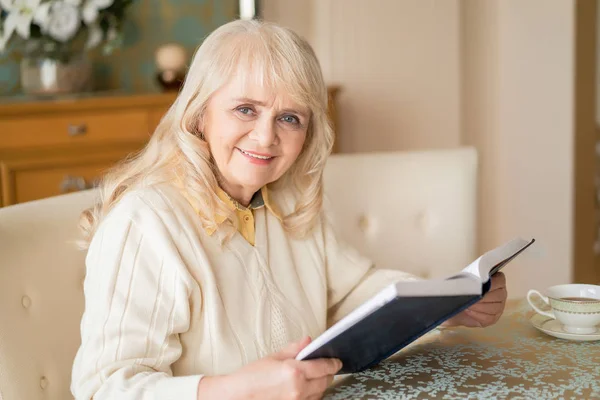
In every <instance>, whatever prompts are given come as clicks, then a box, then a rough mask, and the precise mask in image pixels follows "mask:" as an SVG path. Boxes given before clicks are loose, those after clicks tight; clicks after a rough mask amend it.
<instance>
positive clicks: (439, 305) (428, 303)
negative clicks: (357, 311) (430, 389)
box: [304, 281, 490, 374]
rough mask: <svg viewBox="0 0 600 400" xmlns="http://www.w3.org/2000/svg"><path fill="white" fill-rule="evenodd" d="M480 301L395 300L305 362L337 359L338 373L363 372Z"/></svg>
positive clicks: (456, 298)
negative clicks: (340, 364)
mask: <svg viewBox="0 0 600 400" xmlns="http://www.w3.org/2000/svg"><path fill="white" fill-rule="evenodd" d="M489 285H490V282H489V281H488V282H487V283H485V284H484V287H483V293H484V294H485V293H486V292H487V291H488V290H489ZM481 298H482V296H481V295H467V296H440V297H396V298H395V299H394V300H392V301H391V302H389V303H387V304H386V305H384V306H383V307H381V308H379V309H377V310H376V311H374V312H373V313H371V314H370V315H368V316H367V317H365V319H364V320H362V321H361V322H360V323H359V324H355V325H354V326H352V327H350V328H349V329H347V330H345V331H344V332H342V333H341V334H340V335H338V336H336V337H335V338H333V339H332V340H331V341H330V342H328V343H326V344H324V345H323V346H321V347H319V348H318V349H316V350H315V351H314V352H312V353H310V354H309V355H307V356H306V357H305V358H304V359H305V360H309V359H314V358H322V357H325V358H338V359H340V360H341V361H342V363H343V367H342V369H341V370H340V371H339V372H338V374H348V373H354V372H359V371H363V370H365V369H367V368H369V367H371V366H373V365H375V364H378V363H379V362H381V361H382V360H384V359H386V358H387V357H389V356H391V355H393V354H394V353H396V352H398V351H399V350H401V349H402V348H404V347H406V346H407V345H408V344H410V343H412V342H413V341H415V340H416V339H418V338H419V337H421V336H423V335H424V334H425V333H427V332H429V331H431V330H432V329H434V328H435V327H437V326H438V325H440V324H441V323H443V322H444V321H446V320H447V319H449V318H451V317H452V316H454V315H455V314H458V313H460V312H461V311H463V310H464V309H466V308H468V307H470V306H471V305H472V304H474V303H476V302H477V301H479V300H480V299H481Z"/></svg>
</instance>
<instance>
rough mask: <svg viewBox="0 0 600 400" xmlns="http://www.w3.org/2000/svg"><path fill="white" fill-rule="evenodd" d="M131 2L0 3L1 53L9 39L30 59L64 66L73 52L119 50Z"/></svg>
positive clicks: (37, 0) (36, 0)
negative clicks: (21, 46)
mask: <svg viewBox="0 0 600 400" xmlns="http://www.w3.org/2000/svg"><path fill="white" fill-rule="evenodd" d="M132 2H133V0H0V52H3V51H5V49H6V47H7V45H8V43H9V41H10V40H11V39H13V38H14V39H16V40H20V41H22V43H23V50H24V52H25V53H26V54H27V55H28V56H30V57H32V56H33V57H35V56H39V57H44V58H50V59H54V60H57V61H62V62H67V61H68V57H69V54H71V53H72V52H74V51H81V50H89V49H92V48H95V47H97V46H99V45H101V44H103V50H104V52H105V53H106V54H107V53H110V52H111V51H112V50H114V49H115V48H116V47H118V46H120V44H121V42H122V39H121V36H122V25H123V20H124V18H125V12H126V9H127V8H128V7H129V5H130V4H131V3H132Z"/></svg>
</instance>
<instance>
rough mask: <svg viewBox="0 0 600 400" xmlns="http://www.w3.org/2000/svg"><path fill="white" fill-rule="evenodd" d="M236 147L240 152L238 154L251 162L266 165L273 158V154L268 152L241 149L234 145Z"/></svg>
mask: <svg viewBox="0 0 600 400" xmlns="http://www.w3.org/2000/svg"><path fill="white" fill-rule="evenodd" d="M236 149H237V150H238V151H239V152H240V154H242V155H243V156H244V157H246V158H247V159H248V161H250V162H251V163H253V164H258V165H268V164H270V163H271V161H273V159H274V158H275V156H272V155H270V154H264V153H257V152H254V151H248V150H242V149H240V148H239V147H236Z"/></svg>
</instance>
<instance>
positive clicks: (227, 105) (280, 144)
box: [200, 77, 310, 204]
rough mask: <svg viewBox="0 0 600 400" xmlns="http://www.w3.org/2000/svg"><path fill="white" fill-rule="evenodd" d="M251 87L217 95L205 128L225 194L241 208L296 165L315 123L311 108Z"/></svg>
mask: <svg viewBox="0 0 600 400" xmlns="http://www.w3.org/2000/svg"><path fill="white" fill-rule="evenodd" d="M252 81H253V80H246V82H243V81H242V79H240V78H239V77H236V78H234V79H232V80H231V81H230V82H229V83H228V84H226V85H225V86H223V87H222V88H221V89H219V90H218V91H216V92H215V93H214V94H213V96H212V97H211V99H210V100H209V102H208V104H207V108H206V110H205V114H204V118H203V120H202V123H201V125H200V130H201V132H202V133H203V134H204V137H205V139H206V141H207V142H208V145H209V148H210V151H211V154H212V156H213V158H214V160H215V163H216V165H217V168H218V170H219V173H220V175H221V176H220V183H221V185H222V187H223V189H224V190H225V191H226V192H228V193H229V195H231V196H232V197H233V198H235V199H236V200H238V201H240V202H241V203H242V204H244V203H247V202H248V201H249V200H250V198H251V197H252V194H254V193H255V192H256V191H257V190H259V189H260V188H261V187H262V186H264V185H266V184H268V183H271V182H274V181H276V180H277V179H279V178H280V177H281V176H282V175H283V174H284V173H285V172H286V171H287V170H288V169H289V168H290V166H291V165H292V164H293V163H294V161H296V158H297V157H298V155H299V154H300V151H301V150H302V146H303V145H304V140H305V139H306V131H307V127H308V124H309V121H310V111H309V109H308V108H306V107H303V106H300V105H299V104H297V103H296V102H295V101H294V100H292V98H291V97H290V96H288V95H286V93H283V92H273V91H271V90H270V89H268V88H265V87H263V86H260V85H259V84H257V83H253V82H252Z"/></svg>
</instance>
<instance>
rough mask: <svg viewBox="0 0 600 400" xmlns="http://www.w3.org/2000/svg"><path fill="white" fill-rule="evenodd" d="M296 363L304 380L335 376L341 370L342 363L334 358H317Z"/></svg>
mask: <svg viewBox="0 0 600 400" xmlns="http://www.w3.org/2000/svg"><path fill="white" fill-rule="evenodd" d="M298 363H299V364H298V367H299V368H300V369H301V370H302V371H303V372H304V376H305V377H306V379H317V378H322V377H326V376H329V375H335V374H336V373H337V372H338V371H339V370H340V369H341V368H342V362H341V361H340V360H338V359H336V358H318V359H314V360H307V361H299V362H298Z"/></svg>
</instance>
